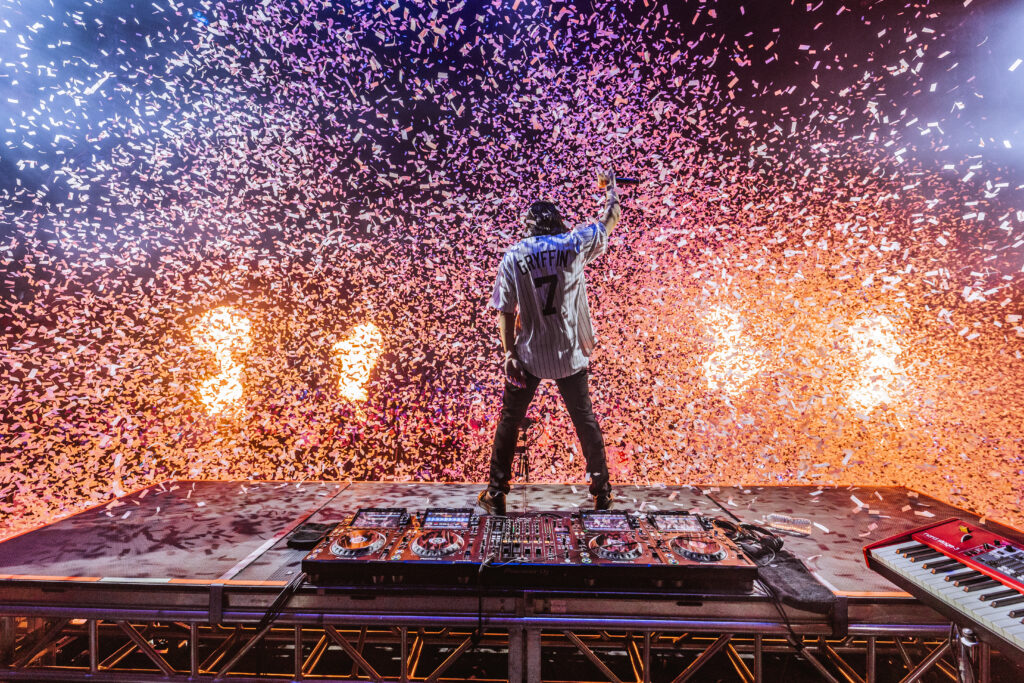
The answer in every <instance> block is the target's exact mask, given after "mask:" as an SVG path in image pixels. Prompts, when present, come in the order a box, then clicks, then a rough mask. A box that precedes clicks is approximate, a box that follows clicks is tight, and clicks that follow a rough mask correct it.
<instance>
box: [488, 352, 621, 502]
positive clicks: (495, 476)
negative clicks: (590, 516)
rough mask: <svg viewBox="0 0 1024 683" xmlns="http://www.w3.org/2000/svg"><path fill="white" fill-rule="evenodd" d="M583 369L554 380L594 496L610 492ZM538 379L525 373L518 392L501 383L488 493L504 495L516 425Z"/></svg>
mask: <svg viewBox="0 0 1024 683" xmlns="http://www.w3.org/2000/svg"><path fill="white" fill-rule="evenodd" d="M587 372H588V371H587V368H584V369H583V370H581V371H580V372H577V373H576V374H575V375H570V376H569V377H563V378H562V379H558V380H555V382H556V383H557V384H558V391H559V393H560V394H562V400H563V401H565V407H566V408H567V409H568V410H569V416H570V417H571V418H572V423H573V426H575V427H576V436H578V437H579V439H580V446H582V448H583V457H584V459H586V461H587V471H588V472H590V492H591V493H592V494H593V495H595V496H597V495H600V494H606V495H607V494H609V493H611V490H612V487H611V484H610V483H609V482H608V463H607V461H606V460H605V454H604V437H603V436H601V427H600V426H598V424H597V418H596V417H594V408H593V406H592V405H591V403H590V388H589V387H588V386H587ZM538 384H540V379H539V378H537V377H534V376H533V375H531V374H530V373H528V372H527V373H526V386H525V387H524V388H522V389H520V388H518V387H514V386H512V385H511V384H509V383H508V381H506V382H505V393H504V394H503V395H502V399H501V420H500V421H499V422H498V429H497V431H496V432H495V433H494V448H493V449H492V451H491V481H490V483H489V484H488V489H489V490H490V491H491V493H492V494H494V493H498V492H502V493H508V490H509V485H508V482H509V479H511V477H512V458H513V456H514V455H515V448H516V440H517V439H518V438H519V425H520V424H521V423H522V421H523V418H524V417H525V416H526V409H527V408H529V407H530V402H531V401H533V395H534V394H535V393H536V392H537V385H538Z"/></svg>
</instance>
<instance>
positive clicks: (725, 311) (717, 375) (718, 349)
mask: <svg viewBox="0 0 1024 683" xmlns="http://www.w3.org/2000/svg"><path fill="white" fill-rule="evenodd" d="M704 322H705V323H706V324H707V325H708V326H709V327H710V328H711V332H712V334H713V335H714V337H715V346H714V349H713V350H712V351H711V353H710V354H709V355H708V357H707V358H706V359H705V360H704V362H703V367H704V377H705V378H706V379H707V381H708V387H709V388H711V389H719V390H721V391H724V392H725V393H727V394H730V395H735V394H738V393H740V392H741V391H743V389H744V388H745V387H746V385H747V383H748V382H750V380H751V379H752V378H753V377H754V375H756V374H757V373H759V372H760V371H761V369H762V368H761V359H760V354H759V353H758V352H757V351H756V349H755V348H754V345H753V344H751V343H750V342H749V341H748V340H747V339H745V338H744V336H743V323H742V322H741V321H740V316H739V313H737V312H736V311H733V310H732V309H730V308H728V307H725V306H716V307H715V308H713V309H711V311H710V312H709V313H708V314H707V315H706V316H704Z"/></svg>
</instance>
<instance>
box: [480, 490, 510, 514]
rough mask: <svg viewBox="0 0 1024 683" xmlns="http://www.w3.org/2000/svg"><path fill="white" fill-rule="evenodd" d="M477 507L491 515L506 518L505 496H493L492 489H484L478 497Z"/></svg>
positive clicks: (498, 494) (502, 494) (501, 494)
mask: <svg viewBox="0 0 1024 683" xmlns="http://www.w3.org/2000/svg"><path fill="white" fill-rule="evenodd" d="M476 502H477V505H479V506H480V507H482V508H483V509H484V510H486V511H487V514H489V515H497V516H499V517H504V516H505V494H504V493H497V494H495V495H491V492H490V489H484V490H483V491H481V492H480V495H479V496H477V497H476Z"/></svg>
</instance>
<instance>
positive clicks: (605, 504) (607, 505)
mask: <svg viewBox="0 0 1024 683" xmlns="http://www.w3.org/2000/svg"><path fill="white" fill-rule="evenodd" d="M614 500H615V496H613V495H612V494H610V493H602V494H599V495H597V496H594V509H595V510H611V508H612V501H614Z"/></svg>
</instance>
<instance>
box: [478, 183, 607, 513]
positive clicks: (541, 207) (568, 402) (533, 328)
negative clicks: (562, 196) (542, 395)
mask: <svg viewBox="0 0 1024 683" xmlns="http://www.w3.org/2000/svg"><path fill="white" fill-rule="evenodd" d="M598 185H599V186H601V187H605V188H607V193H608V194H607V201H606V206H605V210H604V214H603V215H602V216H601V218H600V219H599V220H598V221H596V222H594V223H590V224H589V225H580V226H578V227H577V228H575V229H574V230H571V231H570V230H569V229H568V228H567V227H566V225H565V223H564V222H563V221H562V217H561V215H560V214H559V211H558V207H557V206H555V204H553V203H552V202H546V201H537V202H534V203H533V204H531V205H530V207H529V208H528V209H527V210H526V211H525V212H524V214H523V216H522V219H521V223H522V226H523V230H524V237H523V239H522V240H521V241H520V242H519V243H518V244H515V245H514V246H512V247H511V248H509V250H508V251H507V252H505V256H504V258H502V260H501V265H500V266H499V267H498V277H497V281H496V282H495V284H494V295H493V297H492V298H491V306H492V307H493V308H496V309H497V310H498V331H499V334H500V336H501V347H502V349H503V350H504V352H505V361H504V373H505V390H504V394H503V395H502V405H501V420H500V421H499V423H498V429H497V431H496V432H495V434H494V447H493V449H492V451H491V473H490V482H489V483H488V485H487V489H486V490H484V491H482V492H481V493H480V496H479V497H478V499H477V501H478V502H479V504H480V507H482V508H483V509H485V510H486V511H487V512H488V513H489V514H492V515H504V514H505V499H506V495H507V494H508V491H509V479H510V478H511V472H512V457H513V455H514V453H515V445H516V440H517V439H518V437H519V426H520V423H521V422H522V420H523V418H524V417H525V416H526V410H527V408H529V407H530V402H531V401H532V400H533V396H534V393H535V392H536V391H537V385H538V384H540V380H541V379H553V380H555V382H556V384H557V385H558V391H559V393H561V395H562V400H564V401H565V407H566V408H567V409H568V411H569V416H570V417H571V418H572V423H573V425H574V426H575V427H576V435H577V436H578V437H579V439H580V445H581V446H582V448H583V457H584V458H585V459H586V462H587V471H588V472H589V473H590V493H591V494H592V495H593V496H594V507H595V508H596V509H598V510H607V509H608V508H609V507H611V502H612V490H611V484H610V483H609V481H608V465H607V462H606V460H605V452H604V437H602V435H601V428H600V426H598V424H597V418H596V417H594V410H593V407H592V406H591V403H590V389H589V387H588V385H587V374H588V365H589V361H590V354H591V352H592V351H593V349H594V331H593V328H592V327H591V325H590V307H589V305H588V304H587V286H586V281H585V279H584V277H583V266H585V265H586V264H588V263H590V262H591V261H593V260H594V259H596V258H597V257H598V256H600V255H601V254H603V253H604V252H605V250H606V249H607V248H608V235H609V234H611V232H612V230H613V229H614V228H615V225H616V223H618V222H619V216H620V214H621V210H620V208H619V197H618V191H617V189H616V186H615V175H614V173H609V174H604V173H601V174H598ZM517 308H518V311H519V315H518V321H517V316H516V309H517ZM517 322H518V324H517Z"/></svg>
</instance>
